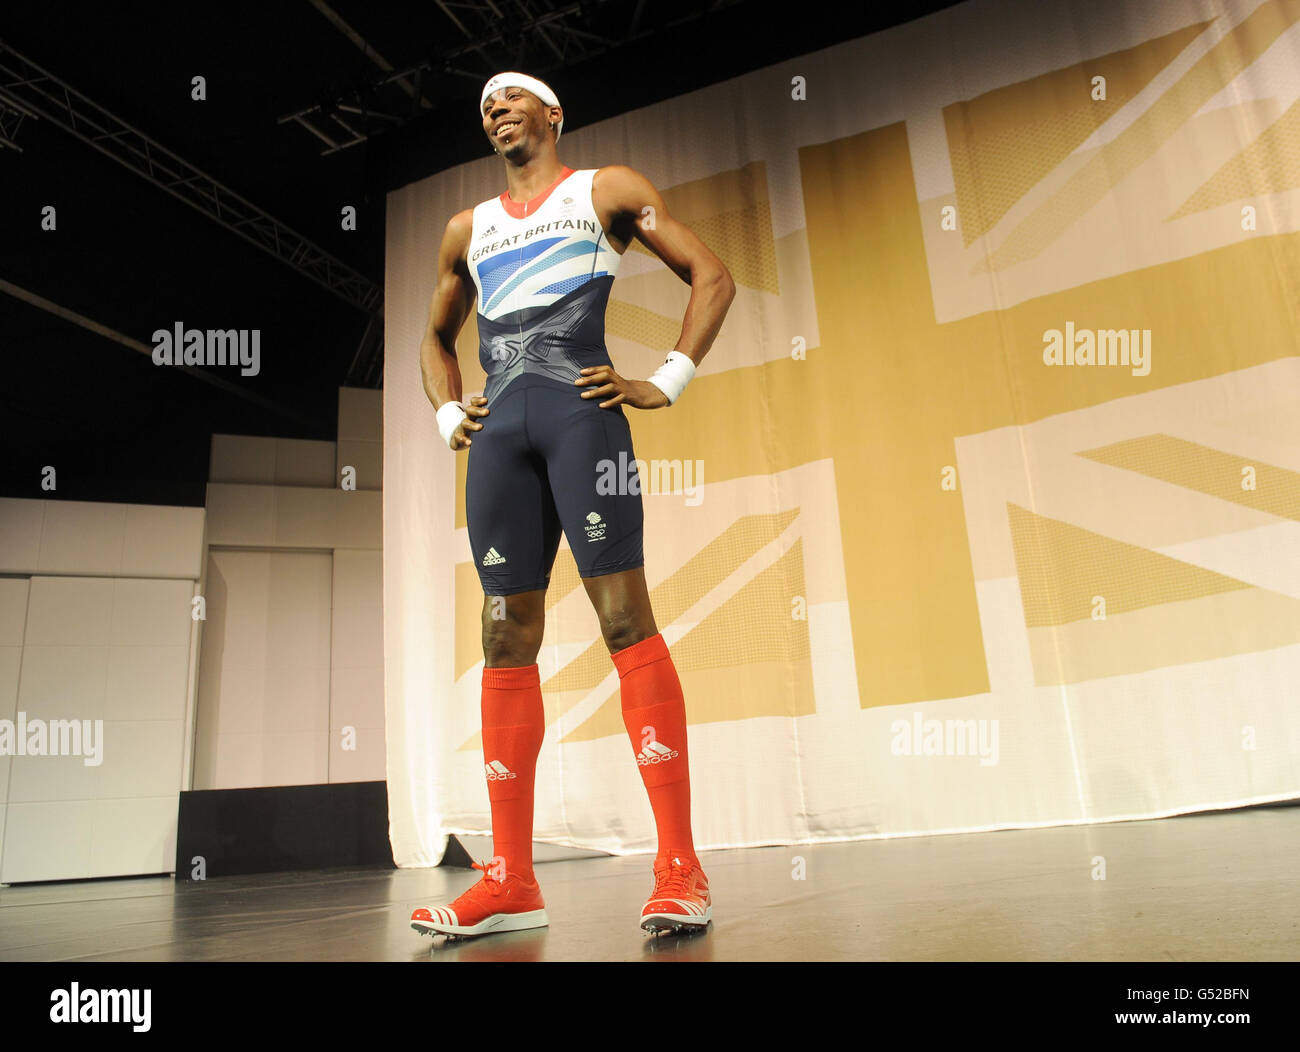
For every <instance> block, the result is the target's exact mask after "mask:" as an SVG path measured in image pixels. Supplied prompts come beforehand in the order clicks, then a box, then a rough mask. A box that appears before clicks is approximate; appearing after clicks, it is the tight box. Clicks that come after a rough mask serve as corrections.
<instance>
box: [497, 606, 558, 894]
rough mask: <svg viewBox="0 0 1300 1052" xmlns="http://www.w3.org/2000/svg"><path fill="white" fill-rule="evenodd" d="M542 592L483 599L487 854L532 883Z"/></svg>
mask: <svg viewBox="0 0 1300 1052" xmlns="http://www.w3.org/2000/svg"><path fill="white" fill-rule="evenodd" d="M545 599H546V592H545V590H542V591H536V592H521V593H519V594H518V595H510V596H484V599H483V658H484V668H483V702H482V712H483V761H484V770H485V772H486V775H487V780H488V799H489V801H490V802H491V805H492V854H493V856H494V857H500V858H503V859H504V860H505V867H506V872H507V873H516V874H518V875H519V876H520V877H522V878H523V879H524V880H525V881H531V880H532V879H533V786H534V781H535V776H536V772H537V756H538V753H540V752H541V749H542V739H543V738H544V737H545V736H546V718H545V715H544V713H543V709H542V681H541V678H540V676H539V674H538V670H537V652H538V650H539V649H540V648H541V645H542V631H543V628H544V626H545V618H546V607H545Z"/></svg>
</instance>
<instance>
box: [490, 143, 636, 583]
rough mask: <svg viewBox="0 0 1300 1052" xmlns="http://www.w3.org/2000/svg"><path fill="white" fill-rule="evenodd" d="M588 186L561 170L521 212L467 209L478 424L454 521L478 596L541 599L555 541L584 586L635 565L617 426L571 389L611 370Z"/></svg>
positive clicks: (603, 249)
mask: <svg viewBox="0 0 1300 1052" xmlns="http://www.w3.org/2000/svg"><path fill="white" fill-rule="evenodd" d="M595 174H596V171H595V169H588V170H583V171H573V170H572V169H569V168H565V169H563V170H562V171H561V174H560V178H559V179H558V180H557V181H556V182H555V183H554V184H553V185H552V186H551V187H550V188H549V189H547V190H545V191H543V192H542V193H541V194H538V196H537V197H536V198H534V199H532V200H531V201H528V202H525V203H519V202H515V201H512V200H510V198H509V196H508V195H507V194H502V195H501V196H500V197H496V198H493V199H492V200H490V201H484V202H483V203H482V204H480V205H478V206H477V207H476V208H475V209H474V222H473V226H472V229H471V233H470V245H469V248H468V250H467V252H466V262H467V263H468V265H469V269H470V274H471V275H472V276H473V280H474V286H475V288H476V290H477V292H478V330H479V359H480V361H481V362H482V365H483V371H484V372H485V373H486V374H487V383H486V385H485V388H484V391H483V394H484V396H485V397H486V398H487V409H488V415H487V416H486V417H484V418H483V419H482V420H481V421H480V422H481V423H482V425H483V430H481V431H474V432H471V433H470V434H471V444H470V448H469V458H468V468H467V472H466V478H465V514H466V525H467V527H468V532H469V542H470V550H471V551H472V552H473V556H474V563H475V568H476V569H477V571H478V574H479V580H480V582H481V583H482V585H483V591H484V593H485V594H486V595H491V596H496V595H513V594H516V593H518V592H526V591H533V590H536V589H544V588H545V587H546V586H547V584H548V583H549V581H550V574H551V567H552V565H553V563H554V561H555V556H556V552H557V550H558V547H559V542H560V537H561V534H563V536H564V537H565V538H567V540H568V542H569V547H570V549H571V550H572V552H573V558H574V561H575V562H576V563H577V567H578V572H579V574H580V575H581V576H583V577H594V576H599V575H602V574H609V573H618V572H621V571H624V570H629V569H632V568H634V567H638V566H642V565H644V558H643V553H642V525H643V513H642V507H641V494H640V479H639V477H638V476H637V469H636V454H635V453H634V451H633V449H632V433H631V428H630V427H629V426H628V421H627V417H626V415H625V414H624V412H623V407H622V406H621V405H617V406H612V407H609V408H606V409H602V408H600V405H599V403H600V402H601V401H602V400H603V399H584V398H582V397H581V396H582V392H583V391H584V390H585V389H586V388H583V387H579V386H577V385H575V384H574V381H575V380H576V379H578V377H579V375H580V370H582V369H584V368H587V367H590V366H596V365H610V364H612V363H611V362H610V358H609V352H608V350H607V349H606V347H605V307H606V304H607V303H608V301H609V292H610V286H611V285H612V284H613V283H614V276H615V274H616V273H617V272H618V263H619V259H620V256H619V253H618V252H617V251H615V250H614V249H613V248H612V247H611V246H610V243H609V238H608V237H607V236H606V235H605V231H604V229H603V228H602V227H601V224H600V220H599V218H598V217H597V214H596V210H595V207H594V206H593V203H592V199H591V186H592V179H593V178H594V176H595Z"/></svg>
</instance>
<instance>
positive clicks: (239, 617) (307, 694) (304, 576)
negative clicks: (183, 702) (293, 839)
mask: <svg viewBox="0 0 1300 1052" xmlns="http://www.w3.org/2000/svg"><path fill="white" fill-rule="evenodd" d="M332 590H333V559H332V557H331V556H330V555H329V554H328V553H324V552H321V553H315V552H231V551H213V552H211V553H210V558H209V569H208V621H207V624H206V625H205V626H204V633H203V654H202V658H201V661H200V667H199V712H198V734H197V742H196V749H195V768H194V772H195V773H194V787H195V788H196V789H210V788H223V789H224V788H245V787H250V786H262V785H298V784H319V783H323V782H324V781H325V780H326V778H327V775H328V757H327V754H326V749H327V742H328V740H327V736H326V730H327V728H328V726H329V698H330V665H329V662H330V630H331V616H330V615H331V602H330V597H331V593H332ZM304 750H306V751H304Z"/></svg>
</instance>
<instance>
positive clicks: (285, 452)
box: [275, 438, 337, 487]
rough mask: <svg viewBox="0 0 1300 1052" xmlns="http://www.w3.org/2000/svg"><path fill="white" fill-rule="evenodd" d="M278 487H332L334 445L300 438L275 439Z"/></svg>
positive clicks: (276, 482) (333, 480)
mask: <svg viewBox="0 0 1300 1052" xmlns="http://www.w3.org/2000/svg"><path fill="white" fill-rule="evenodd" d="M275 484H276V485H277V486H326V487H329V486H334V485H337V483H336V481H335V479H334V443H333V442H313V441H308V440H306V439H301V438H277V439H276V440H275Z"/></svg>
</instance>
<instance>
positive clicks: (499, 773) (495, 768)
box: [483, 760, 519, 782]
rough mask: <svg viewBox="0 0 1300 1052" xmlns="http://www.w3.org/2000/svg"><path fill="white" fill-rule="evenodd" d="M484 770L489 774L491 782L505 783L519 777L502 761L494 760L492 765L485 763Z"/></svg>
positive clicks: (488, 777)
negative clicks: (509, 779) (508, 779)
mask: <svg viewBox="0 0 1300 1052" xmlns="http://www.w3.org/2000/svg"><path fill="white" fill-rule="evenodd" d="M483 770H485V771H486V772H487V779H488V781H489V782H504V781H505V780H506V779H507V778H518V777H519V775H517V774H515V772H514V771H512V770H511V769H510V768H509V767H507V766H506V765H505V764H503V763H502V762H501V761H500V760H493V761H492V762H491V763H485V764H484V765H483Z"/></svg>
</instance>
